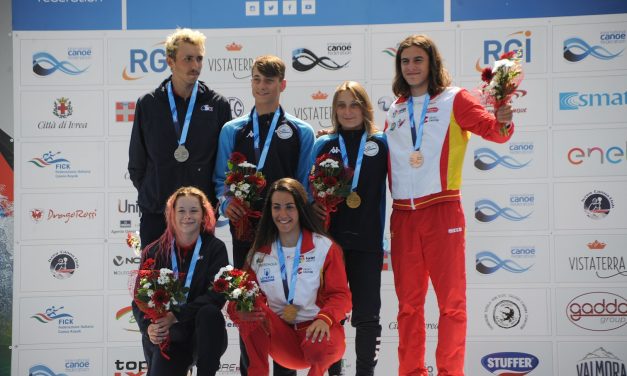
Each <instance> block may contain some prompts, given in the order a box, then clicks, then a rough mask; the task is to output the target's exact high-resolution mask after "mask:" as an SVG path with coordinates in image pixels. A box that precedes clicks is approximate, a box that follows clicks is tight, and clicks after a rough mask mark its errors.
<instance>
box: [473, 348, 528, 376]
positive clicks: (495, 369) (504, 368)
mask: <svg viewBox="0 0 627 376" xmlns="http://www.w3.org/2000/svg"><path fill="white" fill-rule="evenodd" d="M538 363H540V361H539V360H538V358H537V357H535V356H533V355H531V354H527V353H519V352H500V353H494V354H488V355H486V356H484V357H483V358H481V365H482V366H483V368H485V369H486V370H488V371H490V372H491V373H492V374H494V375H501V376H505V375H516V376H518V375H526V374H528V373H529V372H531V371H533V370H534V369H536V367H537V366H538Z"/></svg>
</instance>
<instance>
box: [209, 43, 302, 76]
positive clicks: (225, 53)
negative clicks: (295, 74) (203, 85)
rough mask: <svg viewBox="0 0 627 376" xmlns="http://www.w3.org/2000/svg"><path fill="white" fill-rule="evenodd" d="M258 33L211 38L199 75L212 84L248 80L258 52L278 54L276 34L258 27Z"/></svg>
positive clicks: (260, 53)
mask: <svg viewBox="0 0 627 376" xmlns="http://www.w3.org/2000/svg"><path fill="white" fill-rule="evenodd" d="M256 34H258V35H255V36H253V35H247V36H217V37H211V38H208V39H207V42H206V43H205V47H206V53H205V60H204V62H203V67H202V71H201V72H200V79H201V80H202V81H205V82H207V83H209V84H216V83H218V84H219V83H228V84H234V83H246V84H247V83H249V80H250V78H251V76H252V69H253V62H254V60H255V58H256V57H257V56H261V55H268V54H270V55H278V54H279V52H278V42H277V37H276V36H274V35H263V33H262V32H259V31H257V32H256ZM284 61H285V63H286V64H288V62H289V60H284ZM286 78H287V79H291V77H289V76H288V77H286Z"/></svg>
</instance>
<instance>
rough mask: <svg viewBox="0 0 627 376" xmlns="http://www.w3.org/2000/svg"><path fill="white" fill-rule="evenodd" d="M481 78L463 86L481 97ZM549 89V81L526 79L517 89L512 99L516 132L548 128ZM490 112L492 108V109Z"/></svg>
mask: <svg viewBox="0 0 627 376" xmlns="http://www.w3.org/2000/svg"><path fill="white" fill-rule="evenodd" d="M481 85H482V82H481V76H477V77H476V79H474V80H472V81H462V82H461V86H462V87H464V88H466V89H468V90H469V91H470V92H471V93H473V94H474V95H475V96H477V97H479V93H480V89H481ZM547 96H548V88H547V80H545V79H534V78H525V79H523V81H522V82H521V84H520V87H519V88H518V89H516V91H515V92H514V94H513V97H512V110H513V111H514V124H515V125H516V128H515V130H514V135H515V134H516V132H519V131H521V130H525V129H527V127H531V126H546V124H547V123H548V118H547V116H548V112H549V111H548V101H547ZM490 110H492V108H491V107H490Z"/></svg>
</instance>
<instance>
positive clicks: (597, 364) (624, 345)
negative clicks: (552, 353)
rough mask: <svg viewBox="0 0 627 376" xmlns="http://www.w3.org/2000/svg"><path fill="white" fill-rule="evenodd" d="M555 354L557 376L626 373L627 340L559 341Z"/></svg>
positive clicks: (599, 375)
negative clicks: (556, 358) (556, 357)
mask: <svg viewBox="0 0 627 376" xmlns="http://www.w3.org/2000/svg"><path fill="white" fill-rule="evenodd" d="M557 354H558V355H557V356H558V362H557V363H558V375H559V376H567V375H577V376H587V375H590V376H592V375H595V376H596V375H598V376H602V375H624V374H627V342H614V341H589V342H570V341H569V342H562V341H559V342H558V343H557Z"/></svg>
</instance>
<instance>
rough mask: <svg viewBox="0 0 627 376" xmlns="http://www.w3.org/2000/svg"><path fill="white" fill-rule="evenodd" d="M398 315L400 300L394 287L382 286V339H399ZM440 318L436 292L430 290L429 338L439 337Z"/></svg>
mask: <svg viewBox="0 0 627 376" xmlns="http://www.w3.org/2000/svg"><path fill="white" fill-rule="evenodd" d="M397 315H398V299H397V297H396V292H395V291H394V286H381V327H382V328H383V330H382V332H381V337H387V338H396V337H398V318H397ZM439 316H440V315H439V311H438V304H437V300H436V297H435V292H434V291H433V289H432V288H429V290H427V298H426V303H425V320H426V328H427V337H437V335H438V334H437V333H438V319H439Z"/></svg>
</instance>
